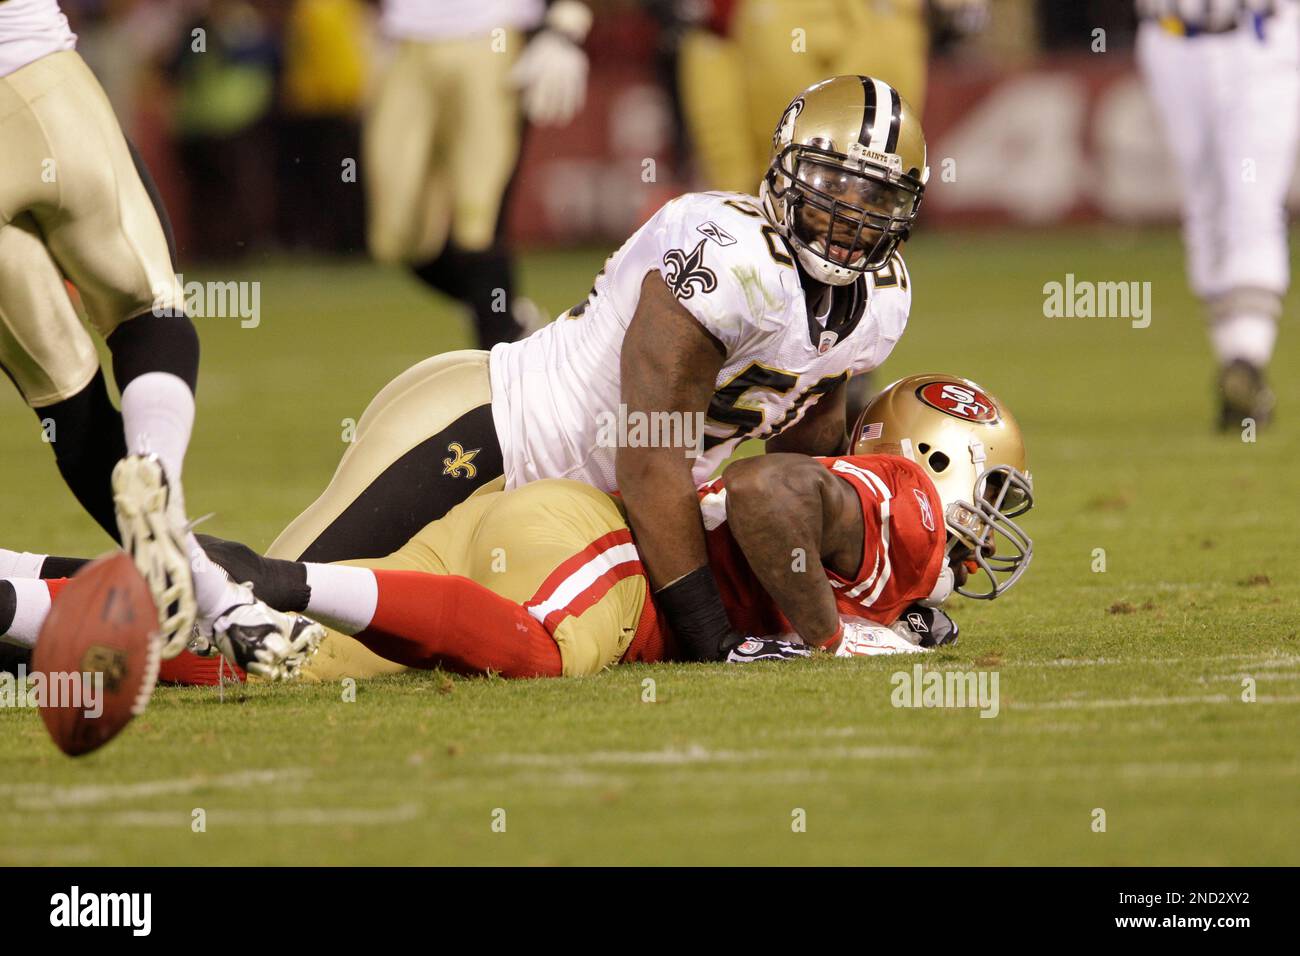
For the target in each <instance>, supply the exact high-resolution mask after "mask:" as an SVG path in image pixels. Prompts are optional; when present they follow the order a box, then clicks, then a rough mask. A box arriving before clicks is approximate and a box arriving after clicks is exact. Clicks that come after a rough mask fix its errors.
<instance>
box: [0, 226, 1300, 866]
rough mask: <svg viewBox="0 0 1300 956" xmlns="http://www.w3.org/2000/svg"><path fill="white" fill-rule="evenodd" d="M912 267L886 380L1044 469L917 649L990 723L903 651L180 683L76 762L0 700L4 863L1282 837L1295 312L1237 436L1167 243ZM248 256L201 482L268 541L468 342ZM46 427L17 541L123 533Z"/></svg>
mask: <svg viewBox="0 0 1300 956" xmlns="http://www.w3.org/2000/svg"><path fill="white" fill-rule="evenodd" d="M604 252H605V250H591V251H587V252H581V253H579V252H573V253H547V254H537V255H532V256H529V257H526V259H525V261H524V280H525V281H524V285H525V287H526V288H527V290H528V291H529V292H530V293H532V294H533V295H535V296H536V297H537V298H538V299H539V300H540V301H541V302H542V303H543V304H544V305H545V307H546V308H547V309H548V310H549V311H552V312H554V311H559V310H560V309H563V308H565V307H566V306H568V305H570V304H571V303H572V302H574V301H576V300H577V299H578V298H580V297H581V296H582V295H583V294H585V292H586V291H587V289H588V287H589V286H590V283H591V277H592V275H593V274H594V272H595V271H596V270H597V269H598V268H599V267H600V263H601V260H602V258H603V255H604ZM909 263H910V266H911V271H912V278H913V282H914V285H915V293H916V295H915V303H914V308H913V314H912V324H911V326H910V328H909V331H908V333H907V335H906V336H905V337H904V340H903V342H902V343H901V344H900V346H899V347H898V349H897V351H896V352H895V354H894V356H893V357H892V358H891V360H890V362H889V363H888V365H887V366H886V368H885V370H884V375H887V376H888V375H901V374H905V373H910V372H920V371H931V370H937V371H949V372H954V373H958V374H963V375H967V376H969V377H972V378H974V379H976V380H977V381H979V382H981V383H983V384H985V385H986V386H987V387H988V388H989V389H990V390H992V391H993V392H994V393H995V394H997V395H999V396H1000V397H1002V398H1003V399H1005V400H1006V401H1007V402H1008V403H1009V404H1010V405H1011V406H1012V407H1013V408H1014V409H1015V410H1016V412H1017V414H1018V416H1019V418H1020V422H1021V424H1022V426H1023V428H1024V431H1025V434H1026V436H1027V442H1028V447H1029V451H1030V458H1031V466H1032V469H1033V472H1034V477H1035V484H1036V490H1037V492H1038V507H1037V509H1036V510H1035V511H1034V513H1033V514H1032V515H1031V516H1030V518H1029V519H1028V520H1027V522H1026V524H1027V525H1028V526H1029V527H1030V528H1031V529H1032V532H1033V534H1034V537H1035V561H1034V565H1033V567H1032V569H1031V570H1030V572H1029V574H1028V575H1027V576H1026V578H1025V579H1024V580H1023V582H1022V583H1021V584H1020V585H1019V586H1018V588H1017V589H1016V590H1015V591H1013V592H1012V593H1011V594H1010V595H1009V596H1007V598H1006V599H1005V600H1000V601H998V602H995V603H993V604H977V605H974V606H972V604H971V603H970V602H959V603H957V605H956V607H955V609H954V614H955V616H956V617H957V618H958V620H959V621H960V622H961V624H962V635H963V636H962V640H961V643H960V644H959V645H958V647H957V648H956V649H954V650H952V651H950V652H947V653H943V654H942V655H939V656H935V657H931V658H929V659H928V660H927V661H926V665H927V666H928V667H951V668H959V669H963V670H968V669H976V670H987V671H996V672H997V674H998V677H999V686H1000V691H1001V712H1000V714H999V715H998V716H997V717H996V718H995V719H981V718H980V717H979V716H978V714H977V713H976V711H974V710H924V709H919V710H918V709H896V708H894V707H893V706H891V702H890V697H891V692H892V689H893V688H892V686H891V683H890V676H891V674H893V673H894V672H895V671H898V670H900V669H908V668H910V667H911V666H912V664H913V663H914V662H913V661H912V660H910V659H908V660H905V661H901V662H900V661H898V660H873V661H857V662H843V661H818V662H811V663H808V664H806V665H805V664H799V665H790V666H775V665H773V666H764V667H751V668H746V669H741V668H727V667H722V666H712V667H705V666H666V665H664V666H654V667H630V668H617V669H615V670H613V671H610V672H608V673H606V674H604V675H601V676H599V677H596V678H591V679H586V680H579V681H552V682H519V683H508V682H504V681H500V680H452V679H449V678H446V677H443V676H441V675H438V674H423V675H418V676H410V677H402V678H394V679H389V680H384V681H377V682H373V683H369V684H362V685H361V687H360V688H359V690H358V694H357V699H356V701H355V703H347V702H344V701H343V699H342V696H343V695H342V692H341V690H340V688H338V687H333V686H330V687H325V686H314V687H310V686H300V687H258V688H251V689H246V688H241V689H234V690H232V689H227V690H226V691H225V694H224V699H223V698H222V697H219V695H218V692H217V691H216V690H208V689H189V690H163V691H160V692H159V694H158V695H157V697H156V698H155V700H154V702H153V704H152V705H151V707H150V709H149V712H148V713H147V714H146V715H145V716H144V717H143V718H141V719H140V720H139V721H137V723H136V724H135V725H134V726H132V727H131V728H130V729H129V730H128V731H127V732H126V733H125V734H123V735H122V737H121V738H120V739H119V740H117V741H115V742H114V743H113V744H111V745H110V746H109V747H107V748H106V749H104V750H103V751H101V752H99V753H97V754H94V755H91V756H89V757H87V758H84V759H81V760H78V761H72V760H69V759H66V758H64V757H63V756H62V755H60V754H59V753H58V752H57V751H56V750H55V749H54V747H53V746H52V745H51V744H50V743H49V741H48V740H47V739H46V737H45V734H44V730H43V728H42V726H41V724H40V721H39V718H38V717H37V715H36V714H34V713H31V712H28V711H12V710H11V711H0V765H3V766H4V767H5V769H6V773H5V775H4V781H3V782H0V863H7V864H13V863H51V864H60V863H94V864H108V863H118V862H125V863H162V862H181V863H290V862H304V863H340V864H349V863H381V862H398V863H525V864H528V863H543V864H545V863H677V862H686V863H814V862H826V863H857V864H869V863H895V864H916V863H1039V864H1066V863H1088V864H1137V863H1165V864H1180V863H1182V864H1192V863H1204V864H1228V863H1234V864H1260V863H1264V864H1282V863H1290V864H1295V863H1297V862H1300V836H1298V834H1300V799H1297V794H1298V793H1300V757H1298V756H1297V753H1298V748H1297V731H1298V730H1300V639H1298V638H1297V627H1298V624H1297V617H1298V615H1297V607H1300V576H1298V575H1297V573H1296V570H1295V565H1294V562H1293V557H1292V555H1293V552H1294V539H1295V529H1296V527H1297V524H1298V523H1300V504H1297V492H1298V491H1300V483H1298V482H1297V480H1296V476H1295V463H1296V462H1297V461H1300V425H1297V422H1300V381H1297V379H1296V377H1295V376H1294V375H1293V374H1290V373H1289V370H1291V369H1294V368H1295V367H1296V364H1297V358H1300V341H1298V340H1297V337H1296V335H1295V334H1294V329H1293V325H1292V326H1291V327H1288V328H1286V329H1284V334H1283V337H1282V342H1281V350H1280V352H1279V355H1278V358H1277V364H1276V369H1277V372H1278V374H1277V375H1276V387H1277V391H1278V393H1279V394H1278V398H1279V406H1280V409H1281V415H1280V420H1279V422H1278V424H1277V426H1276V427H1275V428H1274V429H1273V430H1271V431H1266V432H1262V433H1261V434H1260V436H1259V440H1258V441H1256V442H1253V443H1248V442H1244V441H1242V440H1240V438H1239V437H1238V436H1236V435H1232V436H1228V437H1223V436H1219V435H1216V434H1212V433H1211V431H1210V429H1209V423H1210V419H1211V415H1212V411H1213V408H1212V403H1211V395H1210V389H1209V385H1210V380H1211V378H1212V375H1213V368H1212V363H1211V360H1210V357H1209V354H1208V350H1207V346H1206V342H1205V336H1204V332H1203V330H1202V327H1201V320H1200V316H1199V313H1198V311H1197V309H1196V307H1195V304H1194V302H1193V301H1192V299H1191V298H1190V296H1189V295H1188V294H1187V292H1186V291H1185V288H1184V284H1183V280H1182V275H1181V255H1180V251H1179V247H1178V244H1177V241H1176V239H1175V237H1174V236H1173V235H1172V234H1170V233H1162V232H1158V233H1133V234H1126V233H1119V234H1116V232H1115V230H1114V229H1113V228H1112V229H1110V230H1108V231H1107V232H1104V233H1103V232H1096V233H1093V232H1086V233H1068V234H1028V235H1025V234H1019V235H986V234H981V235H978V236H976V235H971V236H960V235H951V236H945V237H937V238H936V237H926V238H925V239H923V240H921V241H918V242H917V243H916V244H915V245H914V248H913V249H912V250H911V251H910V252H909ZM1067 272H1073V273H1075V274H1076V275H1077V276H1078V277H1079V278H1081V279H1095V280H1149V281H1151V282H1152V283H1153V294H1154V301H1155V313H1154V321H1153V322H1152V325H1151V327H1150V328H1147V329H1133V328H1131V327H1130V326H1129V323H1128V322H1127V321H1125V320H1121V319H1047V318H1044V317H1043V315H1042V301H1043V296H1042V286H1043V284H1044V283H1045V282H1048V281H1053V280H1063V279H1064V277H1065V274H1066V273H1067ZM233 277H236V278H247V279H256V280H259V281H260V282H261V283H262V311H263V317H262V323H261V325H260V327H258V328H256V329H240V328H239V327H238V325H237V323H236V322H234V321H232V320H218V319H209V320H203V321H202V322H201V333H202V335H203V342H204V366H203V381H202V386H201V389H200V417H199V423H198V431H197V435H196V438H195V442H194V446H193V449H192V453H191V456H190V459H189V464H188V469H187V474H186V487H187V492H188V495H189V503H190V506H191V507H190V510H191V511H192V512H193V513H195V514H202V513H206V512H216V513H217V517H216V518H214V519H213V520H212V523H211V527H212V528H213V529H214V530H217V531H219V532H221V533H224V534H227V535H230V536H233V537H239V538H243V539H244V540H247V541H248V542H249V543H251V544H254V545H266V544H267V543H269V542H270V540H271V539H272V538H273V537H274V535H275V533H276V532H277V531H278V530H279V528H280V527H281V526H282V525H283V524H285V523H286V522H287V521H288V520H289V519H290V518H291V517H292V516H293V515H294V514H295V513H296V512H297V511H298V510H299V509H300V508H301V507H303V506H304V505H305V504H306V503H307V502H308V501H309V500H311V498H312V497H313V496H314V495H315V494H316V493H317V492H318V491H319V490H320V488H321V487H323V485H324V483H325V481H326V479H327V478H328V475H329V473H330V471H331V469H332V468H333V466H334V463H335V462H336V460H337V458H338V456H339V454H340V453H341V451H342V449H343V444H342V440H341V433H342V430H343V420H344V419H346V418H356V417H358V416H359V415H360V413H361V411H362V409H363V408H364V406H365V403H366V401H367V400H368V399H369V397H370V396H371V395H372V394H373V393H374V392H375V391H376V390H377V389H378V388H379V387H380V386H381V385H383V384H384V382H385V381H387V380H388V379H389V378H390V377H391V376H392V375H393V374H395V373H396V372H398V371H400V370H401V369H402V368H404V367H405V366H407V365H408V364H410V363H412V362H414V361H416V360H418V359H419V358H421V357H423V356H424V355H426V354H428V353H431V352H434V351H439V350H442V349H446V348H452V347H457V346H460V345H462V344H463V343H464V342H466V341H467V338H466V334H465V330H464V328H463V326H462V325H461V324H459V321H458V320H453V319H452V318H451V315H452V313H451V312H450V310H448V309H445V308H443V307H440V306H437V305H434V304H432V303H430V301H429V300H427V299H426V298H424V296H423V294H422V292H421V290H420V289H419V288H418V287H417V286H415V285H414V284H413V283H412V282H411V281H408V280H407V279H405V278H404V277H402V276H400V275H398V274H396V273H393V272H385V271H381V270H378V269H375V268H372V267H370V266H367V265H364V264H336V263H315V264H301V263H298V264H294V263H283V264H274V265H266V266H262V267H251V266H250V267H248V268H246V269H244V270H243V271H242V273H241V274H240V275H238V276H233ZM187 278H189V276H187ZM221 278H231V276H221ZM1291 305H1292V307H1293V308H1294V305H1295V302H1294V299H1293V300H1292V303H1291ZM39 445H40V443H39V434H38V431H37V428H36V423H35V420H34V419H33V418H32V417H31V415H30V413H29V412H28V411H27V410H25V409H24V408H23V407H22V406H21V404H20V403H19V402H18V401H17V399H16V397H14V396H12V395H10V396H9V397H8V398H5V399H4V400H3V402H0V461H3V462H4V463H5V465H6V466H7V467H6V468H5V470H4V475H5V481H6V488H5V496H4V504H3V507H0V544H3V545H5V546H8V547H17V548H22V549H31V550H50V551H61V552H71V553H83V552H98V551H102V550H104V549H105V547H106V546H107V541H106V539H104V538H102V537H99V536H97V534H96V533H95V532H94V531H93V529H92V528H91V527H90V525H89V522H88V520H87V519H85V518H84V517H83V516H82V515H81V514H80V512H79V511H78V510H77V508H76V506H75V504H74V503H73V502H72V499H71V498H70V496H69V495H68V494H66V493H65V491H64V490H63V488H62V487H61V485H60V482H59V478H58V475H57V473H56V471H55V469H54V467H53V465H52V461H51V456H50V455H49V453H48V450H47V449H43V448H41V447H39ZM1097 548H1102V549H1104V550H1105V560H1106V568H1107V569H1106V571H1105V572H1104V573H1095V572H1094V571H1093V570H1092V565H1093V562H1094V549H1097ZM1244 677H1253V678H1254V679H1255V681H1256V684H1257V695H1258V700H1257V701H1255V702H1253V703H1246V702H1243V701H1242V700H1241V693H1242V680H1243V678H1244ZM647 679H650V680H653V681H654V682H655V684H654V689H655V696H656V700H655V702H653V703H646V702H643V700H642V696H643V692H644V684H643V682H644V681H646V680H647ZM195 808H202V809H204V810H205V811H206V813H207V818H206V819H207V829H206V832H205V833H194V832H192V830H191V818H192V817H191V814H192V811H193V810H194V809H195ZM498 808H500V809H502V810H504V812H505V824H506V825H505V832H504V833H501V832H494V830H493V828H492V823H493V819H494V817H493V814H494V811H495V810H497V809H498ZM1095 808H1102V809H1104V810H1105V812H1106V815H1107V820H1106V824H1107V826H1106V832H1104V833H1096V832H1093V830H1092V827H1091V824H1092V821H1093V811H1094V809H1095ZM796 809H802V810H803V811H805V814H806V831H805V832H794V831H793V829H792V821H793V820H794V816H793V814H794V812H795V811H796Z"/></svg>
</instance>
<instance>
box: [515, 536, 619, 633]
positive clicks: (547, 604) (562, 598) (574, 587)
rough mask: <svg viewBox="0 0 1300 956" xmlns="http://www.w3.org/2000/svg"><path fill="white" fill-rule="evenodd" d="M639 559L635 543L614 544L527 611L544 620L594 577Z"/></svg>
mask: <svg viewBox="0 0 1300 956" xmlns="http://www.w3.org/2000/svg"><path fill="white" fill-rule="evenodd" d="M640 559H641V557H640V555H638V554H637V552H636V545H634V544H632V543H631V542H628V543H627V544H616V545H614V547H612V548H607V549H605V550H604V551H602V552H600V554H598V555H596V556H595V557H594V558H592V559H591V560H590V561H588V562H587V563H586V564H584V565H583V566H582V567H580V568H578V570H576V571H574V572H573V573H572V574H570V575H569V576H568V577H567V578H565V579H564V580H563V581H561V582H560V583H559V585H558V586H557V587H556V589H555V590H554V591H552V592H551V596H550V597H548V598H547V599H546V600H545V601H543V602H542V603H541V604H534V605H531V606H530V607H529V608H528V613H529V614H531V615H532V616H533V617H535V618H536V619H537V620H538V621H545V620H546V617H547V615H548V614H550V613H551V612H552V611H558V610H560V609H561V608H564V607H568V606H569V603H570V602H571V601H573V599H574V598H576V597H577V596H578V595H579V594H581V593H582V592H583V591H585V590H587V588H589V587H591V586H592V585H593V584H594V583H595V582H596V579H597V578H598V577H600V576H601V575H602V574H604V573H605V572H606V571H612V570H613V569H614V568H616V567H618V566H619V565H620V564H627V563H629V562H631V561H639V560H640Z"/></svg>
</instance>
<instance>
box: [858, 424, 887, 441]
mask: <svg viewBox="0 0 1300 956" xmlns="http://www.w3.org/2000/svg"><path fill="white" fill-rule="evenodd" d="M884 430H885V423H884V422H872V423H871V424H870V425H863V426H862V434H861V435H859V436H858V441H875V440H876V439H877V438H879V437H880V435H881V433H882V432H884Z"/></svg>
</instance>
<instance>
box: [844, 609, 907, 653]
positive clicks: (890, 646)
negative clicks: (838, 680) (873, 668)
mask: <svg viewBox="0 0 1300 956" xmlns="http://www.w3.org/2000/svg"><path fill="white" fill-rule="evenodd" d="M840 621H841V623H842V625H843V628H844V633H843V636H842V637H841V638H840V643H839V645H838V646H836V648H835V656H836V657H878V656H880V655H882V654H919V653H923V652H924V651H923V648H922V647H921V646H920V645H919V644H916V643H914V642H912V641H911V640H909V639H908V638H907V637H905V636H903V635H902V634H899V633H898V631H896V630H895V629H894V628H892V627H885V626H884V625H882V624H875V623H872V622H871V621H866V620H862V619H860V618H841V619H840Z"/></svg>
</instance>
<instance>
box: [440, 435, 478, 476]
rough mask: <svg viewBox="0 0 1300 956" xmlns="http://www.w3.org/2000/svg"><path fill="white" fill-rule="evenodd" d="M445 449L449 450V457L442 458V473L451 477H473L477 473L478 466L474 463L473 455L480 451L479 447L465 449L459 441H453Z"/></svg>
mask: <svg viewBox="0 0 1300 956" xmlns="http://www.w3.org/2000/svg"><path fill="white" fill-rule="evenodd" d="M447 451H449V452H451V457H450V458H444V459H443V460H442V473H443V474H444V475H451V477H453V478H473V477H474V476H475V475H477V474H478V467H477V466H476V465H475V464H474V456H476V455H477V454H478V453H479V452H480V451H482V449H481V448H475V449H473V450H471V451H466V450H465V447H464V446H463V445H462V444H461V443H460V442H458V441H454V442H452V443H451V444H450V445H448V446H447Z"/></svg>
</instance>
